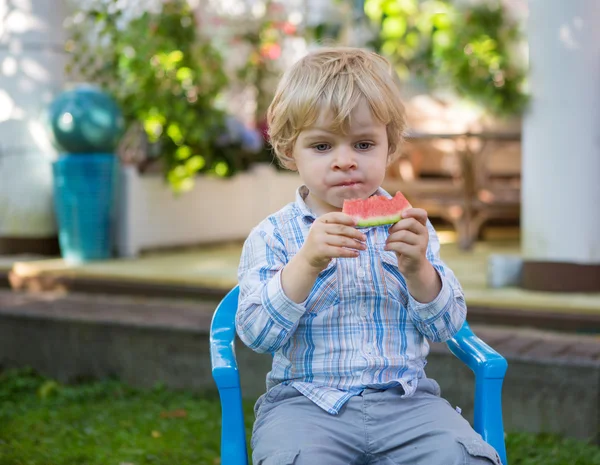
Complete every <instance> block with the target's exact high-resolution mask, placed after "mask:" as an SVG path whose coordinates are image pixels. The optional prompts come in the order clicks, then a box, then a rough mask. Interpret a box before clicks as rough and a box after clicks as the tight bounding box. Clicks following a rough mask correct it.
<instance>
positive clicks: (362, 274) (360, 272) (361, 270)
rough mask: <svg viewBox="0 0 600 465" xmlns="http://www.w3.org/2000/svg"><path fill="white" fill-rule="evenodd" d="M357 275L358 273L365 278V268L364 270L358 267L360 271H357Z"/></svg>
mask: <svg viewBox="0 0 600 465" xmlns="http://www.w3.org/2000/svg"><path fill="white" fill-rule="evenodd" d="M356 275H357V276H358V277H359V278H364V277H365V276H366V273H365V270H364V269H363V268H359V269H358V273H356Z"/></svg>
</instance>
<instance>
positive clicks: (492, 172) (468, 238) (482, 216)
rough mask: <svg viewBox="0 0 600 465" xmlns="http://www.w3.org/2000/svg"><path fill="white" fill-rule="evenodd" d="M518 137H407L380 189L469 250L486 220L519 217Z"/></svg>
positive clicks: (463, 134)
mask: <svg viewBox="0 0 600 465" xmlns="http://www.w3.org/2000/svg"><path fill="white" fill-rule="evenodd" d="M520 173H521V149H520V135H519V134H513V133H458V134H454V133H449V134H417V133H413V134H409V136H408V137H407V142H406V144H405V149H404V152H403V153H402V155H401V156H400V157H399V158H398V159H397V160H396V161H395V162H394V163H392V164H391V165H390V167H389V168H388V171H387V175H386V178H385V180H384V184H383V187H384V189H386V190H387V191H388V192H390V193H392V194H393V193H395V192H397V191H401V192H402V193H404V195H405V196H406V197H407V198H408V199H409V201H410V202H411V203H412V204H413V205H414V206H416V207H420V208H424V209H426V210H427V212H428V213H429V215H430V216H431V217H439V218H442V219H444V220H446V221H448V222H449V223H451V224H452V225H453V227H454V229H455V230H456V233H457V235H458V243H459V246H460V247H461V248H462V249H464V250H468V249H470V248H471V247H472V246H473V244H474V243H475V241H476V240H477V238H478V237H479V235H480V232H481V229H482V227H483V225H484V224H485V222H486V221H488V220H490V219H498V218H507V219H511V220H518V219H519V217H520V204H521V202H520V196H521V194H520V191H521V179H520V178H521V176H520Z"/></svg>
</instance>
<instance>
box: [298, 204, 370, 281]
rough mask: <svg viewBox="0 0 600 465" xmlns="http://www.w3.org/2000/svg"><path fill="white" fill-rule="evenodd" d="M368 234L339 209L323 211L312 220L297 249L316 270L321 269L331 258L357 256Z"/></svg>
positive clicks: (364, 247) (364, 246)
mask: <svg viewBox="0 0 600 465" xmlns="http://www.w3.org/2000/svg"><path fill="white" fill-rule="evenodd" d="M366 240H367V237H366V236H365V235H364V234H363V233H362V232H360V231H359V230H358V229H356V221H355V220H354V218H352V217H351V216H349V215H346V214H345V213H342V212H330V213H326V214H324V215H322V216H320V217H319V218H317V219H316V220H315V222H314V223H313V224H312V226H311V228H310V231H309V233H308V236H307V237H306V241H305V242H304V245H303V246H302V248H301V249H300V251H299V252H298V255H302V256H303V257H304V259H305V260H306V261H307V263H308V264H309V266H311V267H312V268H314V269H315V270H318V271H322V270H324V269H325V268H326V267H327V265H328V264H329V262H330V261H331V259H332V258H339V257H346V258H352V257H358V254H359V250H365V249H366V248H367V246H366V245H365V244H364V241H366Z"/></svg>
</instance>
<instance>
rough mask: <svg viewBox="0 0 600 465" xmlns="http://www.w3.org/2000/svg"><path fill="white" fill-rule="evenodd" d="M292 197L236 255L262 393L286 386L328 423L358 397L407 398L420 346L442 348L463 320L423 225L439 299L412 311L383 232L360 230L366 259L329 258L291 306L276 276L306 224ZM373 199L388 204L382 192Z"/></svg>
mask: <svg viewBox="0 0 600 465" xmlns="http://www.w3.org/2000/svg"><path fill="white" fill-rule="evenodd" d="M307 193H308V190H307V188H306V187H305V186H302V187H300V188H299V189H298V191H297V193H296V201H295V202H293V203H290V204H288V205H287V206H285V207H284V208H283V209H281V210H280V211H278V212H277V213H275V214H273V215H271V216H269V217H268V218H267V219H265V220H264V221H262V222H261V223H260V224H259V225H258V226H257V227H256V228H254V229H253V230H252V232H251V233H250V235H249V236H248V238H247V240H246V242H245V244H244V248H243V251H242V257H241V261H240V266H239V273H238V281H239V284H240V299H239V306H238V311H237V314H236V329H237V333H238V335H239V337H240V339H241V340H242V341H243V342H244V343H245V344H246V345H248V346H249V347H250V348H251V349H253V350H255V351H256V352H269V353H271V354H272V355H273V366H272V370H271V371H270V372H269V373H268V374H267V389H271V388H272V387H273V386H276V385H277V384H280V383H285V384H289V385H291V386H293V387H294V388H295V389H297V390H298V391H299V392H300V393H302V394H303V395H304V396H306V397H307V398H308V399H310V400H311V401H313V402H314V403H315V404H317V405H318V406H319V407H321V408H323V409H324V410H326V411H327V412H329V413H331V414H337V413H338V412H339V410H340V409H341V407H342V406H343V405H344V403H345V402H346V401H347V400H348V399H350V397H352V396H354V395H357V394H359V393H361V392H362V391H363V390H364V389H365V388H367V387H369V388H376V389H377V388H379V389H385V388H388V387H391V386H397V385H401V386H402V387H403V389H404V393H405V394H404V395H405V396H410V395H412V394H413V393H414V392H415V390H416V388H417V383H418V379H419V378H421V377H422V376H423V369H424V367H425V363H426V360H425V359H426V357H427V354H428V353H429V344H428V343H427V340H426V338H427V339H430V340H432V341H435V342H443V341H446V340H448V339H450V338H451V337H452V336H453V335H454V334H455V333H456V332H457V331H458V330H459V329H460V328H461V326H462V324H463V323H464V321H465V318H466V313H467V310H466V306H465V301H464V296H463V293H462V289H461V287H460V284H459V282H458V281H457V279H456V278H455V276H454V274H453V273H452V271H451V270H450V269H449V268H447V267H446V265H445V264H444V263H443V262H442V261H441V260H440V257H439V250H440V244H439V240H438V238H437V235H436V233H435V230H434V229H433V226H432V225H431V223H429V222H428V225H427V227H428V229H429V246H428V248H427V258H428V259H429V261H430V262H431V263H432V264H433V266H434V267H435V269H436V270H437V272H438V273H439V275H440V277H441V280H442V289H441V291H440V293H439V295H438V296H437V297H436V298H435V299H434V300H433V301H432V302H430V303H426V304H423V303H419V302H417V301H416V300H414V299H413V298H412V296H411V295H410V293H409V292H408V289H407V286H406V281H405V279H404V277H403V276H402V274H401V273H400V272H399V271H398V261H397V258H396V254H395V253H394V252H393V251H386V250H384V245H385V241H386V238H387V236H388V229H389V226H377V227H370V228H361V230H362V231H363V232H364V233H365V234H366V236H367V250H364V251H360V256H359V257H357V258H339V259H333V260H332V261H331V262H330V264H329V265H328V266H327V268H325V269H324V270H323V271H322V272H321V273H320V274H319V276H318V278H317V280H316V282H315V284H314V286H313V288H312V290H311V292H310V294H309V295H308V297H307V298H306V300H305V301H304V302H302V303H300V304H298V303H295V302H293V301H292V300H290V299H289V298H288V297H287V296H286V295H285V293H284V292H283V289H282V286H281V271H282V269H283V267H284V266H285V264H286V263H287V262H288V261H289V260H290V259H291V258H292V257H293V256H294V255H295V254H297V253H298V251H299V250H300V248H301V247H302V244H304V241H305V239H306V236H307V234H308V232H309V230H310V226H311V224H312V223H313V221H314V220H315V215H314V214H313V213H312V212H311V211H310V209H309V208H308V207H307V205H306V203H305V202H304V199H305V198H306V195H307ZM378 194H379V195H385V196H387V197H389V194H388V193H387V192H385V191H384V190H383V189H380V190H379V191H378Z"/></svg>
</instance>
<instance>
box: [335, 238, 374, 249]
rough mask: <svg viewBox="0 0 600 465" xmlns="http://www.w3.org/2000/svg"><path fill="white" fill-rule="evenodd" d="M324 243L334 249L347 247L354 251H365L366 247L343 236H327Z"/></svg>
mask: <svg viewBox="0 0 600 465" xmlns="http://www.w3.org/2000/svg"><path fill="white" fill-rule="evenodd" d="M326 241H327V242H326V243H327V245H331V246H334V247H348V248H351V249H356V250H366V249H367V246H366V245H365V244H363V243H362V242H359V241H357V240H355V239H351V238H349V237H345V236H327V239H326Z"/></svg>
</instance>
